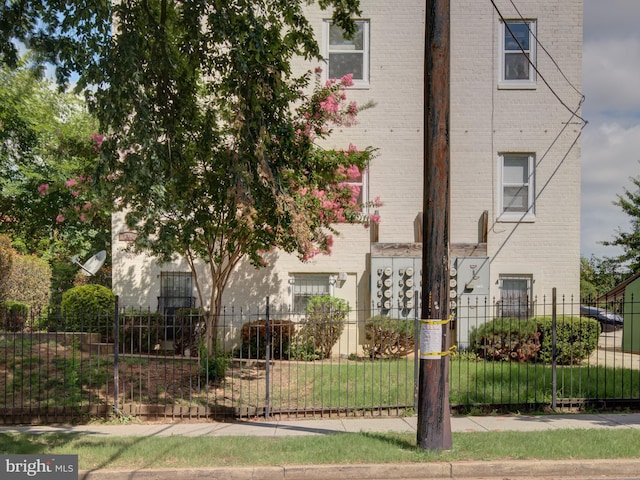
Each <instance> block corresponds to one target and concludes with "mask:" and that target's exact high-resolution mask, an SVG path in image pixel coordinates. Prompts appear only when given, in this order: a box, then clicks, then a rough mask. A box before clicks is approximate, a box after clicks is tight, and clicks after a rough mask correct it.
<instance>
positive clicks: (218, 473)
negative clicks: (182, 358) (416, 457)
mask: <svg viewBox="0 0 640 480" xmlns="http://www.w3.org/2000/svg"><path fill="white" fill-rule="evenodd" d="M638 472H640V459H620V460H610V459H602V460H593V459H591V460H559V461H554V460H505V461H489V462H477V461H469V462H448V463H447V462H434V463H403V464H387V463H385V464H366V465H290V466H281V467H238V468H231V467H219V468H185V469H158V470H153V469H148V470H133V471H131V470H94V471H91V470H81V471H80V472H79V473H78V480H125V479H126V480H175V479H176V478H188V479H190V480H204V479H206V480H285V479H286V480H325V479H327V478H340V479H341V480H362V479H367V480H418V479H448V478H474V479H478V478H502V479H517V478H544V477H548V478H561V477H600V478H624V477H637V475H638Z"/></svg>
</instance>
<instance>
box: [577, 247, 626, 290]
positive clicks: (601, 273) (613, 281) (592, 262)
mask: <svg viewBox="0 0 640 480" xmlns="http://www.w3.org/2000/svg"><path fill="white" fill-rule="evenodd" d="M628 276H629V272H628V271H627V270H626V269H624V268H622V267H621V265H620V262H619V261H618V260H617V259H614V258H598V257H596V256H595V255H591V257H590V258H585V257H582V258H580V295H581V297H582V298H583V299H584V300H585V301H593V300H595V299H596V298H597V297H599V296H600V295H603V294H605V293H607V292H608V291H609V290H611V289H612V288H613V287H615V286H616V285H618V284H619V283H621V282H622V281H624V280H625V279H626V278H627V277H628Z"/></svg>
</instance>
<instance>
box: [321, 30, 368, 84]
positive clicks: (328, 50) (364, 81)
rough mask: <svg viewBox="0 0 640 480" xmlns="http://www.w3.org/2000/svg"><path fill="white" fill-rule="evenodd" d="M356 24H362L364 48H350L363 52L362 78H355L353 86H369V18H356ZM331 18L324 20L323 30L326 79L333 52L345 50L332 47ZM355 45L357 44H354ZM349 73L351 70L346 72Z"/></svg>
mask: <svg viewBox="0 0 640 480" xmlns="http://www.w3.org/2000/svg"><path fill="white" fill-rule="evenodd" d="M355 22H356V24H360V25H362V44H363V45H362V47H363V48H362V50H355V49H353V50H349V52H352V53H361V54H362V79H358V78H354V79H353V86H352V87H351V88H369V73H370V72H369V54H370V48H369V45H370V43H369V20H364V19H361V20H355ZM331 24H332V22H331V20H325V21H324V22H323V31H322V49H323V52H322V54H323V57H324V58H325V68H324V69H323V72H324V80H325V81H326V80H328V79H329V61H330V57H331V54H332V53H341V52H344V51H345V50H344V49H339V48H335V47H334V48H332V47H331V45H330V41H329V40H330V34H329V29H330V28H331ZM354 47H355V46H354ZM346 73H349V72H346Z"/></svg>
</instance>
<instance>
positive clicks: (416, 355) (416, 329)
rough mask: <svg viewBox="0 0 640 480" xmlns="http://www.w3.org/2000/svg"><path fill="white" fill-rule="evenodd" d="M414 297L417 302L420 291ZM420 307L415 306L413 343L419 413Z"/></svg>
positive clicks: (414, 404) (415, 385) (414, 395)
mask: <svg viewBox="0 0 640 480" xmlns="http://www.w3.org/2000/svg"><path fill="white" fill-rule="evenodd" d="M413 298H415V299H416V303H417V301H418V300H417V299H418V298H420V291H419V290H416V291H415V292H414V296H413ZM419 311H420V309H419V308H417V307H416V308H414V309H413V313H414V317H415V318H414V319H413V345H414V347H413V348H414V350H413V352H414V355H413V409H414V411H415V412H416V413H418V397H419V391H418V384H419V382H420V377H419V375H420V355H419V352H418V349H419V342H420V322H419V319H420V317H419V316H418V313H419Z"/></svg>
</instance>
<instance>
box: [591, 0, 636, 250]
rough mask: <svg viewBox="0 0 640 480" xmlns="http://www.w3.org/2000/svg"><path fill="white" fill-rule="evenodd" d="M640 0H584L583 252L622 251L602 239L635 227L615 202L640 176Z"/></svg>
mask: <svg viewBox="0 0 640 480" xmlns="http://www.w3.org/2000/svg"><path fill="white" fill-rule="evenodd" d="M639 23H640V0H584V45H583V88H582V89H583V92H584V94H585V96H586V100H585V103H584V105H583V109H582V116H583V117H584V118H585V119H587V120H588V121H589V124H588V125H587V126H586V128H585V129H584V130H583V136H582V208H581V221H582V222H581V223H582V228H581V246H580V251H581V254H582V256H584V257H589V256H591V255H592V254H595V255H596V256H598V257H605V256H606V257H611V256H615V255H618V254H619V253H621V250H620V249H618V248H616V247H606V246H603V245H601V244H600V243H599V242H601V241H603V240H611V239H612V238H613V236H614V235H615V232H616V230H618V229H622V230H623V231H630V230H631V227H630V224H629V217H628V216H627V215H626V214H624V212H622V210H621V209H620V207H618V206H616V205H613V203H612V202H614V201H615V200H616V198H617V196H616V195H618V194H622V193H623V192H624V188H627V189H629V190H632V189H633V184H632V183H631V181H630V180H629V177H636V176H639V175H640V26H639Z"/></svg>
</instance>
